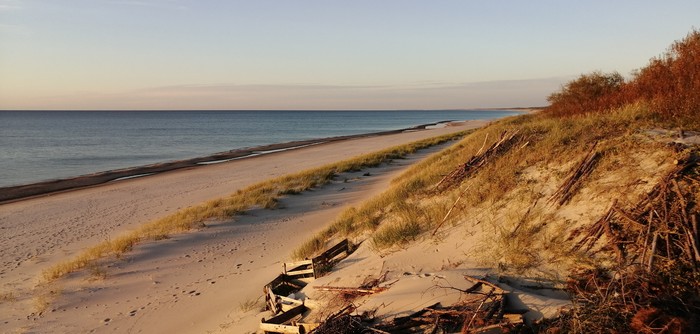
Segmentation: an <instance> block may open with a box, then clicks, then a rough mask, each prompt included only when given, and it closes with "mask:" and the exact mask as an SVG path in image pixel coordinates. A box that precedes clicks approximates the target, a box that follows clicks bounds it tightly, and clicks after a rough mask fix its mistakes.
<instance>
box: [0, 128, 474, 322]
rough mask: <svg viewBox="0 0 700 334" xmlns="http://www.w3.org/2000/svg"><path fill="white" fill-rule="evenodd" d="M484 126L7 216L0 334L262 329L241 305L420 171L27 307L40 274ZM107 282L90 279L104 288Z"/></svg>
mask: <svg viewBox="0 0 700 334" xmlns="http://www.w3.org/2000/svg"><path fill="white" fill-rule="evenodd" d="M483 124H485V122H483V121H470V122H467V123H466V124H462V125H459V126H450V127H444V128H438V129H430V130H424V131H413V132H405V133H401V134H393V135H386V136H380V137H369V138H361V139H352V140H347V141H341V142H334V143H328V144H322V145H315V146H309V147H304V148H300V149H297V150H291V151H283V152H277V153H274V154H268V155H263V156H258V157H254V158H249V159H242V160H236V161H231V162H227V163H221V164H215V165H208V166H203V167H198V168H193V169H186V170H178V171H173V172H169V173H164V174H159V175H155V176H151V177H144V178H136V179H129V180H124V181H120V182H114V183H111V184H106V185H103V186H99V187H94V188H88V189H82V190H76V191H71V192H65V193H60V194H55V195H51V196H45V197H40V198H34V199H29V200H25V201H20V202H15V203H9V204H4V205H0V228H1V229H2V234H1V235H0V247H1V249H0V257H1V260H2V271H0V287H1V289H2V290H1V291H2V292H3V293H5V294H7V293H11V294H12V296H13V298H8V299H12V300H11V301H4V302H3V303H2V304H0V311H1V312H0V314H2V319H0V330H2V331H3V332H8V331H12V330H19V331H27V332H45V331H52V332H88V331H91V330H97V331H100V332H102V331H108V330H109V331H112V330H114V331H117V332H134V333H138V332H144V333H150V332H172V331H178V332H193V333H195V332H205V331H219V330H221V331H229V332H240V330H243V329H245V328H251V327H250V326H251V325H252V326H253V328H252V330H254V327H255V324H256V322H257V321H258V320H259V319H255V321H254V323H246V322H245V321H243V322H240V321H239V320H240V319H238V316H239V314H240V313H241V310H240V309H241V307H240V304H241V303H245V302H246V301H253V300H255V298H258V296H259V295H260V289H261V287H262V285H261V283H263V284H264V282H266V281H267V280H269V279H270V277H273V276H274V275H275V273H277V272H278V271H279V266H280V261H282V260H283V259H285V258H288V255H289V253H290V251H291V249H292V248H293V247H295V246H296V245H298V244H299V243H301V242H302V241H303V240H305V239H306V238H308V237H310V236H311V235H313V234H314V232H316V231H318V230H319V229H321V228H322V227H323V226H325V225H326V224H327V223H328V222H329V221H330V220H331V219H333V217H335V215H337V214H338V213H339V212H340V211H341V210H342V209H343V208H344V207H346V206H347V205H352V204H356V203H358V202H360V201H362V200H363V199H365V198H367V197H368V196H371V195H372V194H375V193H378V192H380V191H382V190H383V189H384V187H385V186H386V185H387V184H388V181H389V180H390V179H391V178H392V177H393V176H394V175H396V174H395V173H397V172H398V171H399V170H401V169H402V168H403V167H404V165H405V164H407V163H410V162H411V161H412V160H406V161H402V162H401V164H394V165H392V166H389V167H385V168H382V169H378V170H375V171H372V172H371V175H372V176H371V177H362V176H361V175H360V176H358V178H357V179H356V181H353V182H349V183H338V184H333V185H330V186H328V187H324V189H322V190H318V191H313V192H310V193H307V194H304V195H301V196H293V197H290V198H289V199H287V200H285V202H284V204H285V207H286V209H282V210H274V211H260V212H253V213H251V214H250V215H246V216H244V217H242V218H240V219H237V220H236V222H235V223H234V224H226V223H222V224H215V225H210V226H208V227H207V228H205V229H204V230H202V231H199V232H196V233H188V234H183V235H179V236H175V237H174V238H172V239H169V240H164V241H160V242H155V243H151V244H146V245H143V246H142V247H138V248H137V250H136V251H135V252H134V253H132V254H130V255H129V256H128V257H127V258H126V259H122V260H119V261H116V262H114V265H113V266H111V267H109V268H107V269H106V271H105V273H104V274H106V275H107V278H106V279H104V280H96V281H89V280H86V279H87V278H90V277H91V275H90V273H87V276H84V275H74V276H73V277H71V278H69V279H65V280H61V281H60V282H58V283H57V285H55V286H53V287H50V288H51V289H60V290H62V292H61V293H60V296H59V297H58V299H56V300H55V301H54V302H53V303H52V305H51V306H50V307H49V308H48V309H47V310H46V312H45V313H44V314H41V315H37V314H32V312H33V311H34V309H35V304H36V302H37V301H36V299H35V298H34V299H33V298H31V297H30V296H31V294H32V293H33V292H34V293H36V291H33V290H34V289H35V286H36V285H37V283H39V280H38V277H39V275H40V272H41V271H42V270H43V269H44V268H46V267H48V266H50V265H52V264H54V263H56V262H58V261H61V260H64V259H66V258H69V257H70V256H73V255H75V254H76V253H78V252H79V251H80V250H82V249H84V248H85V247H87V246H90V245H94V244H96V243H98V242H100V241H103V240H105V239H108V238H113V237H115V236H118V235H119V234H120V233H123V232H125V231H128V230H130V229H133V228H135V227H136V226H138V225H140V224H142V223H144V222H146V221H148V220H151V219H154V218H157V217H161V216H164V215H166V214H169V213H172V212H174V211H176V210H178V209H180V208H184V207H187V206H190V205H194V204H197V203H200V202H203V201H206V200H209V199H213V198H217V197H221V196H224V195H227V194H230V193H233V192H235V191H236V190H238V189H241V188H243V187H245V186H248V185H250V184H253V183H256V182H259V181H263V180H265V179H269V178H272V177H276V176H280V175H284V174H288V173H292V172H297V171H301V170H305V169H309V168H312V167H317V166H321V165H324V164H327V163H330V162H334V161H338V160H343V159H345V158H349V157H353V156H357V155H360V154H363V153H369V152H372V151H377V150H380V149H383V148H387V147H391V146H395V145H400V144H403V143H408V142H412V141H415V140H420V139H423V138H428V137H433V136H438V135H441V134H445V133H450V132H456V131H461V130H464V129H467V128H473V127H477V126H482V125H483ZM423 154H425V153H423ZM413 159H417V157H414V158H413ZM351 179H352V178H351ZM96 270H98V269H96ZM99 270H100V272H98V273H97V275H94V274H95V273H93V275H92V277H94V276H101V274H102V272H101V270H102V269H99ZM57 295H58V294H57ZM244 320H245V319H244ZM246 321H250V319H248V320H246ZM105 327H106V328H105ZM232 328H237V329H236V330H233V329H232Z"/></svg>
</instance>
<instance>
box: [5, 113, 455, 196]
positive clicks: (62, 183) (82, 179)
mask: <svg viewBox="0 0 700 334" xmlns="http://www.w3.org/2000/svg"><path fill="white" fill-rule="evenodd" d="M450 122H454V121H453V120H445V121H439V122H434V123H428V124H422V125H417V126H414V127H409V128H403V129H397V130H388V131H380V132H370V133H363V134H355V135H347V136H336V137H326V138H316V139H309V140H300V141H290V142H283V143H275V144H269V145H262V146H255V147H248V148H241V149H234V150H230V151H225V152H219V153H214V154H211V155H207V156H201V157H195V158H189V159H182V160H174V161H167V162H159V163H154V164H148V165H142V166H133V167H127V168H121V169H114V170H107V171H102V172H97V173H91V174H84V175H78V176H74V177H68V178H60V179H54V180H46V181H40V182H35V183H29V184H23V185H16V186H9V187H0V205H1V204H6V203H11V202H16V201H21V200H25V199H30V198H35V197H40V196H46V195H50V194H55V193H59V192H65V191H72V190H77V189H83V188H88V187H94V186H99V185H103V184H106V183H109V182H113V181H120V180H127V179H133V178H137V177H146V176H151V175H156V174H161V173H165V172H169V171H174V170H179V169H184V168H196V167H202V166H206V165H210V164H216V163H223V162H228V161H231V160H238V159H247V158H254V157H257V156H260V155H266V154H272V153H276V152H281V151H287V150H293V149H298V148H302V147H307V146H311V145H321V144H325V143H331V142H337V141H342V140H349V139H355V138H366V137H374V136H384V135H390V134H396V133H402V132H406V131H422V130H426V129H427V128H428V127H430V126H436V125H439V124H446V123H450Z"/></svg>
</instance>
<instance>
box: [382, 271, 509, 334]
mask: <svg viewBox="0 0 700 334" xmlns="http://www.w3.org/2000/svg"><path fill="white" fill-rule="evenodd" d="M464 278H465V279H466V280H469V281H471V282H473V283H474V285H473V286H471V287H469V288H467V289H465V290H461V289H456V288H454V289H455V290H459V291H461V292H462V293H464V294H465V295H466V296H465V297H463V298H462V302H460V303H458V304H455V305H452V306H450V307H443V306H441V305H440V303H436V304H433V305H431V306H428V307H426V308H424V309H422V310H420V311H418V312H415V313H413V314H410V315H408V316H405V317H397V318H394V319H392V320H390V321H386V322H383V323H380V324H377V325H375V326H373V328H375V329H379V330H382V331H385V332H389V333H424V332H426V333H428V332H432V333H438V332H439V331H440V330H442V332H450V333H451V332H461V333H480V332H484V331H487V330H496V329H498V330H500V331H508V330H513V329H515V328H516V327H517V326H519V325H521V324H522V316H521V315H519V314H506V304H507V296H508V295H507V293H506V292H505V291H504V290H503V289H501V288H499V287H498V286H496V285H495V284H493V283H491V282H488V281H486V280H482V279H478V278H475V277H471V276H465V277H464Z"/></svg>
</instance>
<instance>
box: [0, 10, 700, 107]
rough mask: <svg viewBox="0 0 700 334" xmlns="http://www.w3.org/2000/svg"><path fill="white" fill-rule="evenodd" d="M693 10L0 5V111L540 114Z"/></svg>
mask: <svg viewBox="0 0 700 334" xmlns="http://www.w3.org/2000/svg"><path fill="white" fill-rule="evenodd" d="M698 13H700V1H697V0H692V1H675V0H667V1H647V0H634V1H632V0H617V1H610V0H606V1H598V0H585V1H573V0H572V1H564V0H545V1H534V0H531V1H526V0H522V1H515V0H500V1H495V0H494V1H483V0H479V1H470V0H461V1H456V0H433V1H427V0H425V1H415V0H346V1H337V0H317V1H306V0H277V1H271V0H248V1H238V0H0V109H68V110H79V109H112V110H114V109H137V110H140V109H143V110H147V109H189V110H192V109H247V110H250V109H460V108H479V107H515V106H541V105H545V104H546V97H547V96H548V95H549V94H550V93H552V92H554V91H556V90H557V89H559V88H560V87H561V85H562V84H564V83H565V82H567V81H569V80H571V79H573V78H575V77H577V76H579V75H580V74H582V73H589V72H592V71H603V72H611V71H618V72H620V73H621V74H623V75H629V74H630V73H631V72H632V71H633V70H634V69H638V68H640V67H643V66H645V65H646V64H647V63H648V61H649V59H650V58H651V57H654V56H658V55H660V54H662V53H663V52H664V51H665V50H666V49H667V47H668V46H669V45H670V44H671V43H672V42H673V41H675V40H679V39H682V38H683V37H685V36H686V34H687V33H688V32H689V31H691V30H692V29H694V28H698V27H700V15H698Z"/></svg>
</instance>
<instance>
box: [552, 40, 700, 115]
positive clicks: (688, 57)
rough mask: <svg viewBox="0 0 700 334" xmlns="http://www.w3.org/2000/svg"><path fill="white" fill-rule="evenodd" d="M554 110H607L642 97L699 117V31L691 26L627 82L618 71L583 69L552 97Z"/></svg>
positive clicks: (668, 110)
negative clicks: (587, 70) (606, 71)
mask: <svg viewBox="0 0 700 334" xmlns="http://www.w3.org/2000/svg"><path fill="white" fill-rule="evenodd" d="M548 101H549V102H550V103H551V104H550V106H549V107H548V108H547V109H546V111H547V112H548V113H550V114H552V115H556V116H570V115H578V114H584V113H590V112H604V111H606V110H610V109H614V108H618V107H620V106H622V105H625V104H629V103H634V102H638V101H644V102H647V103H649V104H650V106H651V107H652V108H653V109H654V112H655V113H657V114H659V115H660V116H662V117H664V118H671V119H676V120H682V119H697V118H700V32H699V31H697V30H693V31H691V32H690V33H688V35H687V36H686V37H685V38H684V39H682V40H680V41H676V42H675V43H673V44H672V45H671V46H670V47H669V49H668V50H667V51H666V52H665V53H664V54H663V55H661V56H659V57H655V58H652V59H651V60H650V62H649V64H648V65H647V66H646V67H644V68H641V69H639V70H637V71H635V73H633V74H632V79H631V80H630V81H628V82H625V81H624V80H623V79H622V77H621V76H620V75H619V74H618V73H616V72H615V73H611V74H603V73H600V72H594V73H592V74H587V75H582V76H581V77H579V78H578V79H576V80H573V81H571V82H569V83H567V84H566V85H564V86H563V87H562V90H561V91H560V92H556V93H553V94H552V95H550V96H549V97H548Z"/></svg>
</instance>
